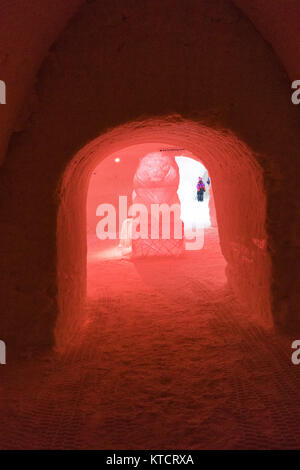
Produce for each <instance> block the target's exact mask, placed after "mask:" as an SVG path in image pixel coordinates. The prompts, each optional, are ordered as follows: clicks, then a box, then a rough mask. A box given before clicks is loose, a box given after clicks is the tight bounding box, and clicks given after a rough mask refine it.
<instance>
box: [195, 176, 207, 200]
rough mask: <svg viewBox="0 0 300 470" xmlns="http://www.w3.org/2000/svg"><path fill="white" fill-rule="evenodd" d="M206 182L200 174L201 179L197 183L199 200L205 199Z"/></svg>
mask: <svg viewBox="0 0 300 470" xmlns="http://www.w3.org/2000/svg"><path fill="white" fill-rule="evenodd" d="M205 191H206V189H205V184H204V182H203V179H202V178H201V177H200V176H199V180H198V183H197V200H198V201H203V195H204V193H205Z"/></svg>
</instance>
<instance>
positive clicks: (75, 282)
mask: <svg viewBox="0 0 300 470" xmlns="http://www.w3.org/2000/svg"><path fill="white" fill-rule="evenodd" d="M145 142H148V143H149V142H150V143H151V142H152V144H157V142H164V144H166V145H168V146H170V147H172V146H177V147H180V146H183V147H184V148H186V149H187V150H188V152H190V153H191V154H193V155H201V156H202V158H201V160H202V162H203V163H204V164H205V166H206V168H207V169H208V171H209V173H210V175H211V176H212V179H213V181H214V198H215V204H216V211H217V219H218V226H219V233H220V245H221V250H222V253H223V255H224V257H225V259H226V262H227V264H228V265H227V269H226V273H227V277H228V280H229V283H230V285H231V287H232V289H233V291H234V292H235V294H236V296H237V298H238V299H239V300H240V301H241V302H242V303H243V304H244V305H247V307H248V309H249V311H252V312H255V313H256V315H257V318H258V320H259V321H263V322H265V324H270V322H271V315H270V277H269V269H270V264H269V257H268V253H267V251H266V243H267V241H266V240H267V234H266V232H265V208H266V207H265V195H264V189H263V179H262V171H261V168H260V167H259V165H258V164H257V162H256V160H255V158H254V157H253V155H252V154H251V151H250V150H249V149H248V148H247V146H246V145H244V144H243V143H242V142H241V141H239V140H238V139H237V138H236V137H235V136H233V135H232V134H230V133H228V132H226V133H225V132H220V131H216V130H213V129H210V128H208V127H206V126H203V125H199V124H197V123H194V122H192V121H185V120H182V119H180V118H178V117H174V118H173V121H171V122H170V119H166V120H157V121H154V120H151V121H148V122H147V121H146V122H145V121H144V122H142V123H130V124H128V125H126V126H120V127H119V128H116V129H114V130H112V131H110V132H108V133H107V134H105V135H103V136H101V137H99V139H96V140H95V141H93V142H92V143H91V144H89V145H88V146H87V147H85V148H84V149H82V150H81V151H80V152H79V154H78V155H77V156H75V157H74V159H73V161H72V163H71V165H70V166H69V168H68V169H67V171H66V173H65V178H64V181H63V184H62V191H61V195H62V203H61V206H60V210H59V216H58V281H59V305H60V315H59V317H58V322H57V326H56V341H57V348H58V349H59V350H63V349H64V348H65V347H66V345H67V344H69V345H70V338H72V333H73V334H76V331H78V328H80V327H81V326H82V325H83V324H84V321H85V320H84V313H83V312H84V311H85V308H84V303H85V299H86V255H87V245H86V198H87V192H88V185H89V181H90V178H91V175H92V173H93V171H94V169H95V168H96V166H97V164H99V162H100V161H101V160H103V159H104V158H106V157H107V156H108V155H113V154H115V153H117V152H118V153H119V152H120V151H121V150H122V149H124V148H128V147H130V146H131V145H141V144H143V143H145ZM224 196H226V197H224ZM99 282H101V281H100V279H99ZM253 292H255V295H253Z"/></svg>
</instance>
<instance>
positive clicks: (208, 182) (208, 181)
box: [206, 176, 210, 186]
mask: <svg viewBox="0 0 300 470" xmlns="http://www.w3.org/2000/svg"><path fill="white" fill-rule="evenodd" d="M206 183H207V185H208V186H209V185H210V177H209V176H208V177H207V181H206Z"/></svg>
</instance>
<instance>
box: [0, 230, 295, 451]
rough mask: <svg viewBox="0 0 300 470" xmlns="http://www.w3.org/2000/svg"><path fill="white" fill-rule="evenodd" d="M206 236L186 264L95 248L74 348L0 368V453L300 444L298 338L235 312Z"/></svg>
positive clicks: (213, 238) (213, 240) (211, 239)
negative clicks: (104, 253)
mask: <svg viewBox="0 0 300 470" xmlns="http://www.w3.org/2000/svg"><path fill="white" fill-rule="evenodd" d="M207 233H208V234H207V237H206V241H205V247H204V249H203V250H202V251H201V252H199V253H192V252H189V253H186V255H185V256H183V257H182V258H178V259H164V260H162V261H158V260H153V259H152V260H140V261H136V262H132V261H130V260H122V259H118V258H113V257H111V258H107V259H105V258H103V257H101V256H100V257H99V256H98V253H97V252H95V251H92V252H90V253H89V257H88V281H89V290H88V293H89V299H88V306H87V308H88V313H89V318H90V320H89V323H88V325H87V326H86V328H85V329H83V330H82V332H81V334H79V336H78V341H77V343H76V345H75V346H74V349H73V350H72V351H71V352H69V353H68V354H66V355H65V356H58V355H57V354H54V353H51V354H47V355H44V356H42V357H39V358H27V359H26V360H25V359H24V361H22V362H20V363H18V364H15V365H14V367H12V366H9V365H7V366H5V367H2V368H1V371H0V372H1V376H2V380H1V384H0V414H1V433H0V448H1V449H45V448H47V449H251V448H252V449H253V448H255V449H271V448H299V447H300V428H299V425H298V423H299V422H300V366H299V368H297V366H294V365H292V363H291V360H290V357H291V348H290V345H291V342H292V339H295V338H287V337H285V336H280V335H279V334H278V333H276V332H274V331H266V330H263V329H262V328H261V327H259V326H258V324H257V323H256V321H255V318H254V317H251V315H250V314H249V312H247V311H246V310H245V309H244V308H243V307H242V306H240V305H239V303H238V302H237V301H236V299H235V298H234V295H233V293H232V292H231V291H230V289H229V288H228V286H227V284H226V276H225V261H224V259H223V257H222V255H221V252H220V250H219V246H218V240H217V235H216V233H215V231H214V230H209V231H208V232H207Z"/></svg>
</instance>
